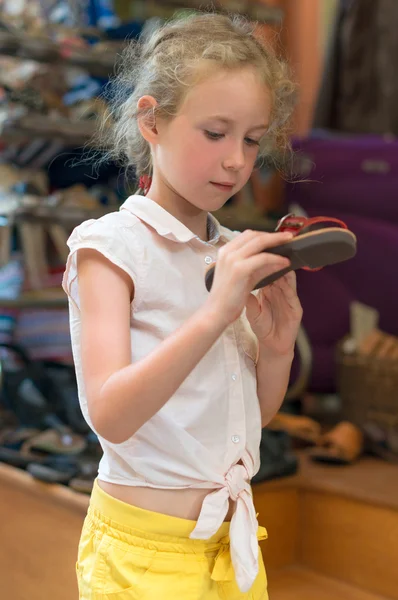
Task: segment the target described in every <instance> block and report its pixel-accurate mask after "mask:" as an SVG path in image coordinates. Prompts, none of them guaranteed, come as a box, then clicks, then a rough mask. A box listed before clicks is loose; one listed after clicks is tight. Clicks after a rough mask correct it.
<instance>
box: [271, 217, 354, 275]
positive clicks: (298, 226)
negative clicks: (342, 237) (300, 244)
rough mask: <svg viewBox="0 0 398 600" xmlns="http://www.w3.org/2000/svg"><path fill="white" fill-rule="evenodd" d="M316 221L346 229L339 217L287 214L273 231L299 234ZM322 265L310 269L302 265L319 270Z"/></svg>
mask: <svg viewBox="0 0 398 600" xmlns="http://www.w3.org/2000/svg"><path fill="white" fill-rule="evenodd" d="M318 223H334V224H336V225H340V227H341V228H342V229H348V227H347V225H346V224H345V223H344V221H340V219H335V218H334V217H310V218H308V217H301V216H296V215H294V214H292V213H291V214H289V215H286V216H285V217H283V218H282V219H281V220H280V221H279V222H278V225H277V226H276V229H275V231H281V232H284V231H287V232H290V233H293V234H294V235H295V236H296V235H299V233H300V232H301V231H302V230H303V229H304V228H307V227H311V225H317V224H318ZM322 268H323V267H318V268H316V269H311V268H310V267H303V270H304V271H321V269H322Z"/></svg>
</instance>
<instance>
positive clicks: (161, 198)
mask: <svg viewBox="0 0 398 600" xmlns="http://www.w3.org/2000/svg"><path fill="white" fill-rule="evenodd" d="M147 196H148V198H150V199H151V200H153V201H154V202H156V203H157V204H159V206H161V207H162V208H164V209H165V210H167V212H168V213H170V214H171V215H173V217H175V218H176V219H178V220H179V221H180V222H181V223H182V224H183V225H185V227H188V229H189V230H190V231H192V233H194V234H195V235H197V236H198V237H199V238H200V239H201V240H203V241H208V232H207V215H208V213H207V212H206V211H204V210H201V209H199V208H197V207H196V206H194V205H193V204H191V203H190V202H188V200H186V199H185V198H183V197H182V196H180V195H179V194H178V193H177V192H175V191H174V190H173V189H172V188H170V187H169V186H167V185H164V184H162V185H159V183H157V182H156V181H152V184H151V187H150V188H149V190H148V193H147Z"/></svg>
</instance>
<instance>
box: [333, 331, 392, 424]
mask: <svg viewBox="0 0 398 600" xmlns="http://www.w3.org/2000/svg"><path fill="white" fill-rule="evenodd" d="M347 342H349V340H347V339H346V340H343V341H342V342H341V343H340V344H339V345H338V348H337V385H338V390H339V393H340V397H341V400H342V416H343V418H344V419H347V420H348V421H351V422H352V423H354V424H356V425H358V426H360V427H361V426H363V425H365V424H369V423H375V424H377V425H379V426H380V427H382V428H383V429H389V430H391V429H394V430H397V431H398V360H397V359H396V358H390V357H382V358H381V357H378V356H366V355H361V354H359V353H358V352H356V351H350V344H349V343H347Z"/></svg>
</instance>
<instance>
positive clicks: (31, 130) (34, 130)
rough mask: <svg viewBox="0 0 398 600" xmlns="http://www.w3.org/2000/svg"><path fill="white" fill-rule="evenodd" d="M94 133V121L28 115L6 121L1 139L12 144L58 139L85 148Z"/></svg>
mask: <svg viewBox="0 0 398 600" xmlns="http://www.w3.org/2000/svg"><path fill="white" fill-rule="evenodd" d="M94 132H95V121H94V120H86V121H69V120H68V119H51V118H50V117H46V116H45V115H33V114H28V115H26V116H24V117H20V118H19V119H17V120H14V121H12V120H10V121H6V122H5V123H4V124H3V127H2V129H1V131H0V139H2V140H5V141H12V142H17V141H18V142H29V141H32V138H42V139H49V140H57V139H58V140H61V141H62V142H64V143H66V144H68V145H70V146H84V145H85V144H86V143H88V142H89V141H90V140H91V138H92V137H93V135H94Z"/></svg>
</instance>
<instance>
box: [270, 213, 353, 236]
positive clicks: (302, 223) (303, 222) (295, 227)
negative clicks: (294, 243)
mask: <svg viewBox="0 0 398 600" xmlns="http://www.w3.org/2000/svg"><path fill="white" fill-rule="evenodd" d="M318 223H334V224H337V225H340V227H341V228H342V229H348V227H347V225H346V224H345V223H344V221H341V220H340V219H335V218H334V217H310V218H308V217H301V216H296V215H294V214H289V215H286V216H285V217H283V218H282V219H281V220H280V221H279V222H278V225H277V227H276V230H275V231H282V232H283V231H288V232H291V233H294V235H298V234H299V233H300V231H301V230H302V229H304V227H311V225H317V224H318Z"/></svg>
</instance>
